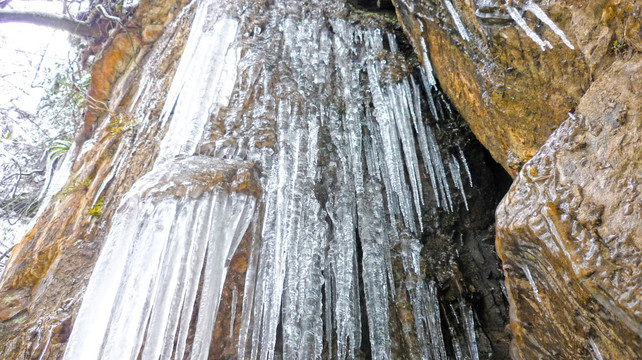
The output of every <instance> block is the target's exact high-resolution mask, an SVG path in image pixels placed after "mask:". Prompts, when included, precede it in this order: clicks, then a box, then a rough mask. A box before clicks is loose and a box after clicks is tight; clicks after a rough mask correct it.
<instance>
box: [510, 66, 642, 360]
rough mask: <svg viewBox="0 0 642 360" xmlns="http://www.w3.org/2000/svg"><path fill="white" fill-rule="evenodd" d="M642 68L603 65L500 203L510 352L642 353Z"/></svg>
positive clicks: (552, 355)
mask: <svg viewBox="0 0 642 360" xmlns="http://www.w3.org/2000/svg"><path fill="white" fill-rule="evenodd" d="M641 74H642V60H641V57H640V55H639V54H636V55H633V56H631V57H630V58H628V59H621V60H618V61H616V62H615V63H613V65H612V66H611V67H610V68H608V69H607V70H605V72H604V76H603V77H602V78H600V79H599V80H596V81H595V82H594V83H593V84H592V85H591V88H590V89H589V90H588V91H587V93H586V94H585V95H584V97H583V98H582V100H581V102H580V104H579V106H578V107H577V112H576V113H575V114H570V115H569V118H568V119H567V120H566V121H565V122H564V123H562V125H561V126H560V128H559V129H558V130H556V131H555V132H554V133H553V134H552V135H551V137H550V138H549V139H548V140H547V142H546V143H545V144H544V146H543V147H542V148H541V149H540V150H539V151H538V153H537V154H536V155H535V156H534V157H533V158H532V159H531V160H530V161H528V162H527V163H526V164H525V166H524V168H523V169H522V170H521V171H520V173H519V175H518V176H517V178H516V180H515V183H514V184H513V186H512V187H511V189H510V191H509V192H508V194H507V195H506V197H505V198H504V200H503V201H502V203H501V204H500V206H499V207H498V209H497V250H498V253H499V255H500V257H501V258H502V261H503V262H504V270H505V273H506V287H507V289H508V296H509V299H510V303H511V328H512V331H513V334H514V337H515V339H514V342H513V349H512V351H513V352H512V356H513V358H516V359H533V358H547V359H591V358H598V359H633V358H637V357H639V354H641V353H642V325H641V324H642V302H641V300H640V299H641V297H640V295H641V294H642V282H641V281H640V279H641V275H642V263H641V258H640V253H641V250H642V243H641V242H640V239H642V215H641V214H642V197H640V195H639V193H640V186H641V185H640V184H641V183H642V177H641V173H640V169H641V166H642V149H641V147H640V146H641V145H640V144H642V113H641V110H642V107H641V104H642V103H641V102H640V96H641V95H642V86H641V84H642V81H641V80H642V75H641Z"/></svg>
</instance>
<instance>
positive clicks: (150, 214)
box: [65, 159, 255, 359]
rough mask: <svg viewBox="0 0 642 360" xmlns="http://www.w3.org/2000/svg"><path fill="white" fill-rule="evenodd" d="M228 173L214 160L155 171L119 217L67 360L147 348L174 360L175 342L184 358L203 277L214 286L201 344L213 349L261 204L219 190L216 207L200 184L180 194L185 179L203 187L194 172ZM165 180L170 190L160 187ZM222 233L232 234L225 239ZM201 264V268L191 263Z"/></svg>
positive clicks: (205, 298) (207, 297)
mask: <svg viewBox="0 0 642 360" xmlns="http://www.w3.org/2000/svg"><path fill="white" fill-rule="evenodd" d="M208 165H209V166H208ZM227 166H228V165H223V164H221V163H217V162H216V161H213V160H212V161H210V160H205V161H204V160H203V159H186V160H183V161H180V162H177V163H174V164H172V165H171V166H168V167H161V168H160V169H158V170H156V171H152V172H150V173H148V174H147V175H145V176H143V177H142V178H140V179H139V180H138V181H137V182H136V184H135V185H134V186H133V187H132V189H131V190H130V192H129V193H128V195H127V196H126V197H125V198H124V199H123V201H122V202H121V205H120V206H119V208H118V210H117V211H116V215H115V217H114V221H113V223H112V227H111V230H110V232H109V234H108V236H107V239H106V241H105V246H104V248H103V250H102V251H101V255H100V257H99V259H98V262H97V264H96V267H95V269H94V272H93V273H92V276H91V278H90V281H89V284H88V286H87V291H86V293H85V296H84V299H83V303H82V305H81V309H80V311H79V314H78V318H77V320H76V323H75V325H74V328H73V331H72V334H71V337H70V340H69V344H68V346H67V349H66V352H65V359H81V358H82V359H98V358H101V359H129V358H135V357H137V356H138V354H139V352H140V348H141V347H142V345H143V343H144V344H145V348H144V351H143V353H142V355H141V356H142V359H157V358H159V356H161V355H162V354H164V355H163V358H167V357H168V356H170V355H171V348H170V349H169V353H168V349H167V346H168V344H170V345H171V344H173V343H174V342H175V341H177V343H178V347H177V353H182V350H181V346H182V345H181V344H184V339H181V337H182V336H183V335H184V336H185V337H186V336H187V328H188V327H189V323H190V318H191V309H192V308H193V306H194V302H193V301H194V299H195V298H196V289H197V288H198V283H199V279H198V276H199V275H200V274H201V273H203V274H204V276H205V283H207V284H211V286H209V285H208V286H206V287H204V288H203V291H202V294H201V302H200V304H199V308H200V309H202V310H204V311H202V312H200V314H201V315H200V316H199V317H200V318H199V321H198V323H197V330H196V333H195V337H196V339H203V341H202V344H203V346H204V347H205V348H207V349H209V339H211V336H210V335H209V334H211V327H212V326H213V322H214V320H215V314H216V308H217V306H218V298H219V296H220V292H221V285H222V279H224V278H225V275H226V271H227V262H226V261H225V259H226V257H227V256H228V254H229V253H231V252H234V251H235V247H236V245H237V244H238V241H240V238H241V237H242V236H243V234H244V233H245V230H246V229H247V227H248V225H249V219H250V218H251V216H252V213H253V208H254V202H255V201H254V199H253V198H252V197H250V196H248V195H245V194H236V193H231V194H227V193H225V192H219V191H218V190H213V191H214V192H215V193H217V195H215V196H213V197H212V200H209V199H210V198H209V196H208V195H207V193H206V194H205V195H203V196H202V197H200V198H195V199H193V198H194V197H196V194H199V193H201V192H202V191H203V190H202V188H200V186H202V184H196V183H195V184H194V185H193V186H195V187H194V188H192V190H188V191H187V192H188V196H187V197H186V198H184V199H181V198H177V197H175V196H174V195H173V194H175V193H176V191H179V192H180V190H178V189H179V188H180V187H182V186H184V185H183V181H182V180H181V179H182V178H181V176H183V175H185V173H188V174H190V175H193V176H195V178H196V179H198V174H194V173H191V171H195V169H201V170H196V171H206V172H207V171H223V172H226V171H228V169H229V167H227ZM163 179H165V180H164V181H168V180H167V179H169V182H168V183H164V184H163V183H161V184H160V185H161V186H159V182H160V181H163ZM215 199H218V200H215ZM206 209H207V210H206ZM195 214H196V215H195ZM222 226H225V227H227V229H228V230H229V231H226V232H222V231H221V230H220V227H222ZM179 239H188V241H179ZM208 242H209V245H207V246H208V248H209V250H208V251H207V257H208V260H207V261H208V262H207V265H206V266H205V269H203V268H202V264H203V260H202V259H203V255H201V254H203V253H204V251H203V250H204V249H205V244H207V243H208ZM215 248H216V249H215ZM194 256H198V257H200V259H201V260H194V259H192V260H189V261H186V259H190V258H193V257H194ZM185 264H190V266H192V267H191V268H186V267H185ZM159 269H160V270H159ZM208 279H209V280H208ZM181 306H182V307H183V312H182V315H183V316H185V315H188V316H185V317H181V325H180V326H178V320H179V313H181V311H180V308H181ZM172 310H173V311H172ZM185 311H187V312H185ZM208 313H209V314H214V315H206V314H208ZM96 314H100V316H97V315H96ZM207 316H209V318H207ZM177 327H178V329H179V330H180V331H179V335H178V338H176V333H175V332H176V329H177ZM208 331H209V334H208V335H205V334H207V333H208ZM197 341H198V340H197ZM183 346H184V345H183ZM197 346H198V345H197ZM196 349H197V350H198V347H197V348H196ZM179 351H180V352H179ZM192 354H193V357H192V358H194V359H202V358H204V357H203V356H205V357H206V354H205V355H203V353H202V352H201V353H200V355H198V356H197V355H195V354H199V352H198V351H194V349H193V352H192Z"/></svg>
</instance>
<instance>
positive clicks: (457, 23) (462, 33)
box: [444, 0, 470, 41]
mask: <svg viewBox="0 0 642 360" xmlns="http://www.w3.org/2000/svg"><path fill="white" fill-rule="evenodd" d="M444 2H445V3H446V8H447V9H448V12H449V13H450V16H452V18H453V21H454V22H455V26H456V27H457V31H459V35H460V36H461V38H462V39H463V40H464V41H469V40H470V39H469V38H468V32H467V31H466V28H465V27H464V24H463V23H462V22H461V18H460V17H459V14H458V13H457V10H456V9H455V7H454V6H453V4H452V3H451V2H450V0H444Z"/></svg>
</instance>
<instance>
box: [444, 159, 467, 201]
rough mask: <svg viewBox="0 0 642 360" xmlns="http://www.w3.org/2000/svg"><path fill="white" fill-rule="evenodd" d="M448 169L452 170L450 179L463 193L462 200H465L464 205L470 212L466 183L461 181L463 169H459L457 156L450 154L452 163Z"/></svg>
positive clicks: (450, 162)
mask: <svg viewBox="0 0 642 360" xmlns="http://www.w3.org/2000/svg"><path fill="white" fill-rule="evenodd" d="M448 168H449V170H450V177H451V178H452V179H453V182H454V183H455V187H456V188H457V189H459V192H461V198H462V199H463V200H464V205H465V206H466V210H468V200H467V199H466V191H465V190H464V182H463V181H462V180H461V169H460V167H459V162H458V161H457V158H456V157H455V155H453V154H450V161H449V162H448Z"/></svg>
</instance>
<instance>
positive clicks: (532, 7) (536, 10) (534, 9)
mask: <svg viewBox="0 0 642 360" xmlns="http://www.w3.org/2000/svg"><path fill="white" fill-rule="evenodd" d="M522 9H524V10H526V11H530V12H531V13H532V14H533V15H535V16H537V18H538V19H540V20H541V21H542V22H543V23H544V24H546V25H547V26H548V27H549V28H550V29H551V30H553V32H554V33H555V35H557V36H558V37H559V38H560V39H561V40H562V42H563V43H564V45H566V46H568V48H569V49H571V50H575V47H574V46H573V44H571V42H570V41H568V38H567V37H566V34H564V31H562V29H560V28H559V27H557V25H556V24H555V23H554V22H553V20H551V18H550V17H548V15H546V13H545V12H544V10H542V8H540V7H539V6H538V5H537V4H535V3H533V2H528V3H527V4H526V5H524V7H523V8H522Z"/></svg>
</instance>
